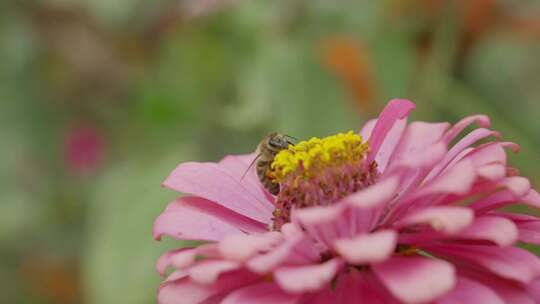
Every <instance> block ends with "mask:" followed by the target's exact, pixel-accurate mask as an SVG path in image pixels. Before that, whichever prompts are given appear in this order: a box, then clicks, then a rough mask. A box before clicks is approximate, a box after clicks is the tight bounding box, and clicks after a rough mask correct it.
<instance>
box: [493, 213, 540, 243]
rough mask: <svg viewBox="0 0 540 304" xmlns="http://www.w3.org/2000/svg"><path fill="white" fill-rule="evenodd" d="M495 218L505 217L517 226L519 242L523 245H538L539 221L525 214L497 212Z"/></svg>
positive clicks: (539, 236)
mask: <svg viewBox="0 0 540 304" xmlns="http://www.w3.org/2000/svg"><path fill="white" fill-rule="evenodd" d="M494 214H496V215H497V216H502V217H505V218H507V219H509V220H511V221H513V222H514V224H516V225H517V229H518V233H519V240H520V241H522V242H524V243H530V244H535V245H540V219H539V218H537V217H535V216H531V215H525V214H517V213H508V212H497V213H494Z"/></svg>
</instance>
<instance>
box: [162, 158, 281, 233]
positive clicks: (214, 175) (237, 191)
mask: <svg viewBox="0 0 540 304" xmlns="http://www.w3.org/2000/svg"><path fill="white" fill-rule="evenodd" d="M163 186H165V187H167V188H170V189H172V190H175V191H178V192H183V193H189V194H193V195H196V196H200V197H203V198H206V199H208V200H211V201H213V202H216V203H217V204H220V205H222V206H223V207H225V208H228V209H230V210H233V211H235V212H237V213H239V214H242V215H245V216H247V217H249V218H251V219H254V220H257V221H259V222H262V223H270V221H271V218H272V210H273V206H272V204H271V203H270V202H269V201H268V200H261V198H260V197H259V196H257V195H254V194H253V193H252V192H251V191H250V190H249V189H248V188H246V186H244V185H242V184H241V183H240V182H239V181H238V180H237V179H235V177H234V176H232V175H231V174H230V173H228V172H227V171H226V170H224V169H223V168H221V167H220V166H219V165H218V164H215V163H195V162H190V163H183V164H180V165H179V166H178V167H176V169H174V171H173V172H172V173H171V174H170V175H169V177H167V179H166V180H165V181H164V182H163Z"/></svg>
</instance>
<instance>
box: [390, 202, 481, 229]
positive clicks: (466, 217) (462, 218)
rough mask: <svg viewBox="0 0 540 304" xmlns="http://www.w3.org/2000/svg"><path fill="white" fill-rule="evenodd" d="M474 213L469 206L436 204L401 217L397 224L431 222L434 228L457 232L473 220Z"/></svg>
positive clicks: (402, 225)
mask: <svg viewBox="0 0 540 304" xmlns="http://www.w3.org/2000/svg"><path fill="white" fill-rule="evenodd" d="M473 218H474V214H473V212H472V211H471V210H470V209H469V208H465V207H458V206H435V207H429V208H425V209H421V210H419V211H416V212H414V213H411V214H409V215H407V216H405V217H404V218H403V219H401V220H400V221H399V222H398V223H396V225H397V226H398V227H404V226H408V225H415V224H429V225H431V227H433V229H435V230H438V231H441V232H444V233H447V234H455V233H457V232H459V231H460V230H462V229H464V228H466V227H467V226H469V225H470V224H471V223H472V222H473Z"/></svg>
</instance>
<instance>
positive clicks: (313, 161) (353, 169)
mask: <svg viewBox="0 0 540 304" xmlns="http://www.w3.org/2000/svg"><path fill="white" fill-rule="evenodd" d="M368 151H369V145H368V143H367V142H362V137H361V136H360V135H358V134H355V133H354V132H353V131H349V132H347V133H339V134H337V135H332V136H328V137H325V138H322V139H320V138H316V137H314V138H311V139H310V140H308V141H302V142H300V143H298V144H296V145H290V146H289V148H288V149H285V150H282V151H280V152H279V153H278V154H277V155H276V157H275V158H274V161H273V162H272V165H271V168H270V172H269V175H270V176H271V177H272V179H273V182H275V183H279V185H280V192H279V193H278V195H277V197H276V202H275V206H276V209H275V210H274V229H276V230H279V229H280V228H281V226H282V225H283V224H285V223H287V222H289V221H290V213H291V210H292V209H294V208H305V207H311V206H324V205H329V204H332V203H334V202H336V201H337V200H339V199H341V198H343V197H345V196H347V195H349V194H351V193H353V192H356V191H358V190H360V189H362V188H365V187H367V186H369V185H371V184H373V183H374V182H375V179H376V177H377V164H376V163H375V162H373V163H371V164H367V163H366V162H365V159H366V155H367V152H368Z"/></svg>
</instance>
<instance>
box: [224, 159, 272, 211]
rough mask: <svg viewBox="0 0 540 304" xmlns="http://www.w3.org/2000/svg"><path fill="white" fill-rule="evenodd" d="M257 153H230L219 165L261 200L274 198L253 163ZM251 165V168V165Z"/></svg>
mask: <svg viewBox="0 0 540 304" xmlns="http://www.w3.org/2000/svg"><path fill="white" fill-rule="evenodd" d="M255 157H257V153H251V154H244V155H228V156H226V157H225V158H223V159H222V160H221V161H220V162H219V166H220V167H221V168H223V169H224V170H225V171H227V172H228V173H230V174H231V175H232V176H233V177H234V179H236V180H238V181H239V182H240V183H241V184H242V185H243V186H244V187H245V188H246V189H248V190H249V191H250V192H251V193H252V194H253V195H255V196H256V197H257V198H258V200H260V201H268V200H272V198H271V196H270V194H269V193H268V192H267V191H266V190H265V189H264V187H263V186H262V184H261V182H260V181H259V177H257V173H256V171H255V165H254V163H253V161H254V159H255ZM250 165H251V168H250V167H249V166H250Z"/></svg>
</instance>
